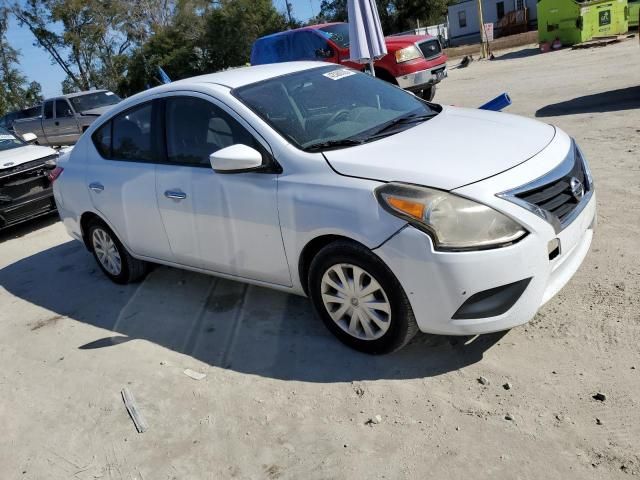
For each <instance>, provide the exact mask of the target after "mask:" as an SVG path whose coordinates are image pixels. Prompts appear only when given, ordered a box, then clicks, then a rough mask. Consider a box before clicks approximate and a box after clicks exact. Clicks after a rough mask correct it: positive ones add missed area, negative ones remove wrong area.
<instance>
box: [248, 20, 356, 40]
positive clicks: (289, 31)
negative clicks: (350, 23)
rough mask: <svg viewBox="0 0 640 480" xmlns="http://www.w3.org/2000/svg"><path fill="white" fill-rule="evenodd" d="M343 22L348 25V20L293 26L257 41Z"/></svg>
mask: <svg viewBox="0 0 640 480" xmlns="http://www.w3.org/2000/svg"><path fill="white" fill-rule="evenodd" d="M341 24H344V25H347V23H346V22H331V23H318V24H316V25H305V26H304V27H300V28H293V29H291V30H284V31H282V32H276V33H271V34H269V35H265V36H264V37H260V38H258V39H257V40H256V41H260V40H264V39H268V38H274V37H281V36H284V35H291V34H293V33H295V32H304V31H308V30H320V29H321V28H325V27H330V26H332V25H341Z"/></svg>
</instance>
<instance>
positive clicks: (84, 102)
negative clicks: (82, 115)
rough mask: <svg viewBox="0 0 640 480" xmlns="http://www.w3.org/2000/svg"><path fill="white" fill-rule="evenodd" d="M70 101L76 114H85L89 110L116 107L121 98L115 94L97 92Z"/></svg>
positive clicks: (72, 98)
mask: <svg viewBox="0 0 640 480" xmlns="http://www.w3.org/2000/svg"><path fill="white" fill-rule="evenodd" d="M69 100H70V101H71V103H72V104H73V108H74V109H75V111H76V112H85V111H87V110H93V109H94V108H99V107H107V106H109V105H115V104H116V103H118V102H119V101H120V100H121V98H120V97H119V96H118V95H116V94H115V93H113V92H96V93H87V94H85V95H80V96H78V97H71V98H70V99H69Z"/></svg>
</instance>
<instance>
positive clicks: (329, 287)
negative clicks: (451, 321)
mask: <svg viewBox="0 0 640 480" xmlns="http://www.w3.org/2000/svg"><path fill="white" fill-rule="evenodd" d="M340 272H342V275H343V277H340ZM340 278H342V279H343V280H340ZM356 278H357V279H358V281H355V279H356ZM344 280H346V282H347V284H348V287H347V288H346V289H344V288H342V287H344V283H345V282H344ZM350 280H351V282H350ZM355 284H358V286H359V287H360V288H359V290H360V291H359V292H357V291H356V289H355V288H354V285H355ZM376 284H377V286H376ZM336 286H337V287H341V288H342V289H339V288H335V287H336ZM308 287H309V288H308V291H309V297H310V298H311V302H312V303H313V306H314V308H315V311H316V313H317V314H318V316H319V317H320V318H321V319H322V321H323V322H324V324H325V325H326V326H327V328H328V329H329V330H330V331H331V332H332V333H333V334H334V335H335V336H336V337H338V339H339V340H340V341H341V342H343V343H344V344H346V345H348V346H349V347H351V348H354V349H356V350H359V351H361V352H365V353H369V354H384V353H390V352H393V351H396V350H399V349H401V348H402V347H404V346H405V345H406V344H407V343H409V341H410V340H411V339H412V338H413V337H414V336H415V334H416V333H417V332H418V325H417V323H416V319H415V317H414V315H413V310H412V309H411V305H410V304H409V300H408V299H407V296H406V295H405V293H404V289H403V288H402V286H401V285H400V283H399V282H398V280H397V279H396V277H395V276H394V275H393V273H392V272H391V270H389V268H388V267H387V266H386V265H385V264H384V263H383V262H382V260H380V259H379V258H378V257H377V256H376V255H375V254H374V253H372V252H371V251H370V250H369V249H367V248H365V247H363V246H362V245H359V244H356V243H354V242H348V241H337V242H334V243H331V244H329V245H327V246H326V247H324V248H323V249H322V250H320V252H318V254H317V255H316V256H315V257H314V258H313V261H312V262H311V266H310V268H309V278H308ZM377 287H380V288H379V289H378V288H377ZM370 292H372V293H370ZM358 293H361V294H362V295H358ZM343 299H344V301H342V300H343ZM334 300H339V301H334ZM370 306H374V307H375V308H371V307H370ZM342 310H344V312H343V311H342ZM356 310H357V313H355V315H354V311H356ZM354 316H355V320H354ZM334 318H335V319H334ZM374 318H375V319H376V321H373V319H374ZM363 320H364V321H363ZM365 323H366V324H368V329H367V328H365V327H366V326H367V325H365Z"/></svg>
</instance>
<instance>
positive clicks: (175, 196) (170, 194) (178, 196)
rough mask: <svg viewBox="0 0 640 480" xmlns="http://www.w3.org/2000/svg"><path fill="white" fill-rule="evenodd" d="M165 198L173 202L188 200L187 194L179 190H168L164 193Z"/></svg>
mask: <svg viewBox="0 0 640 480" xmlns="http://www.w3.org/2000/svg"><path fill="white" fill-rule="evenodd" d="M164 196H165V197H167V198H170V199H172V200H184V199H185V198H187V194H186V193H184V192H181V191H179V190H167V191H166V192H164Z"/></svg>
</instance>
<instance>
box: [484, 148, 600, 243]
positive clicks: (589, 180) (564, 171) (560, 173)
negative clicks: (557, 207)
mask: <svg viewBox="0 0 640 480" xmlns="http://www.w3.org/2000/svg"><path fill="white" fill-rule="evenodd" d="M578 160H579V161H580V162H581V163H582V169H583V171H584V177H585V181H586V183H585V185H584V188H585V193H584V196H583V197H582V199H581V200H580V202H579V203H578V205H576V208H574V209H573V210H572V211H571V213H570V214H569V215H567V217H566V218H565V219H564V220H563V221H560V219H559V218H558V217H556V216H555V215H553V214H552V213H551V212H548V211H546V210H544V209H542V208H540V207H538V206H537V205H534V204H533V203H529V202H526V201H525V200H522V199H521V198H518V197H517V195H519V194H522V193H525V192H528V191H530V190H536V189H538V188H541V187H544V186H545V185H549V184H550V183H554V182H558V181H560V180H561V179H562V178H564V177H566V176H567V175H568V174H569V172H571V170H573V168H574V167H575V164H576V162H577V161H578ZM496 196H497V197H498V198H501V199H503V200H507V201H509V202H511V203H515V204H516V205H519V206H521V207H523V208H525V209H526V210H528V211H529V212H531V213H533V214H534V215H537V216H538V217H540V218H542V219H543V220H546V221H547V222H548V223H550V224H551V226H552V227H553V229H554V230H555V233H556V234H558V233H560V232H561V231H562V230H564V229H565V228H566V227H567V226H568V225H569V224H571V222H573V221H574V220H575V219H576V218H577V217H578V215H580V213H581V212H582V210H584V207H586V206H587V204H588V203H589V201H590V200H591V197H592V196H593V177H592V176H591V170H590V169H589V166H588V164H587V162H586V160H585V159H584V155H583V154H582V151H581V150H580V149H579V148H578V145H577V144H576V142H575V140H573V139H572V140H571V149H570V150H569V153H568V154H567V156H566V157H565V159H564V160H562V162H561V163H560V165H558V166H557V167H555V168H554V169H553V170H551V171H550V172H547V173H545V174H544V175H542V176H541V177H539V178H537V179H535V180H533V181H532V182H529V183H527V184H525V185H522V186H520V187H517V188H514V189H513V190H507V191H506V192H501V193H498V194H496Z"/></svg>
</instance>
